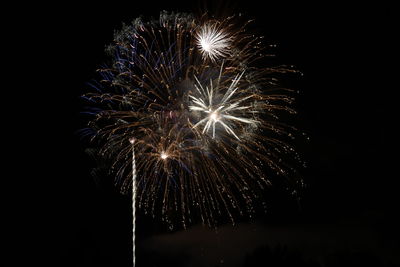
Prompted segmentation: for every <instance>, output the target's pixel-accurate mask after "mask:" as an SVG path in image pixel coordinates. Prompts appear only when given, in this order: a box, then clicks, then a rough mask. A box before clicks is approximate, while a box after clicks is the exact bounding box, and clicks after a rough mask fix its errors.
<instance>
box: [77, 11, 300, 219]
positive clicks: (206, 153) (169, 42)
mask: <svg viewBox="0 0 400 267" xmlns="http://www.w3.org/2000/svg"><path fill="white" fill-rule="evenodd" d="M221 21H222V22H218V21H216V20H215V19H213V20H209V19H207V18H206V17H205V16H203V17H201V18H196V17H194V16H192V15H186V14H170V13H166V12H163V13H161V15H160V19H159V20H157V21H150V22H145V21H143V20H141V19H137V20H135V21H134V22H133V23H132V24H130V25H125V26H124V27H123V29H122V30H121V31H120V32H118V33H117V34H116V35H115V38H114V43H113V44H112V45H111V46H110V47H109V48H108V52H109V53H110V55H111V58H112V62H111V64H110V65H109V66H108V67H104V68H102V69H100V70H99V73H100V75H101V77H102V78H101V79H100V81H99V82H95V83H94V84H93V87H94V88H96V92H94V93H88V94H86V95H85V96H84V97H85V98H86V99H87V100H89V101H90V102H92V103H94V108H93V109H91V111H92V113H93V114H94V118H93V119H92V120H91V122H90V123H89V126H90V127H89V128H90V129H91V131H92V133H93V140H97V142H98V144H99V145H101V149H100V154H101V155H103V156H104V157H106V158H108V159H110V160H111V161H112V162H113V163H112V168H111V169H112V171H113V173H114V174H115V176H116V184H117V186H119V187H120V188H121V191H122V192H128V191H129V188H130V187H131V186H132V176H135V177H136V179H135V185H136V186H137V191H135V198H136V196H137V199H138V204H139V207H140V208H143V209H144V211H145V212H148V213H150V214H152V215H153V216H156V215H161V217H162V219H163V220H165V221H167V222H168V223H169V224H170V225H174V223H175V221H176V220H180V221H181V222H182V224H183V226H186V224H187V223H188V222H191V221H192V219H195V218H197V217H200V218H201V220H202V221H203V222H204V223H207V224H209V225H215V224H216V223H217V222H218V221H219V220H220V219H221V218H224V217H226V216H228V217H229V218H230V219H231V221H232V222H234V218H235V216H236V215H239V216H240V215H250V216H251V214H253V213H254V210H255V207H256V206H258V204H257V203H256V202H257V201H256V200H259V199H261V196H262V190H263V189H264V188H265V187H266V186H269V185H270V184H271V180H272V179H271V177H272V176H271V174H270V173H271V172H268V171H267V172H266V169H269V170H273V171H274V173H277V174H278V175H280V176H282V177H286V178H290V179H291V177H294V176H293V175H292V174H293V172H294V170H293V169H292V168H291V167H288V165H287V164H286V163H285V162H284V161H282V157H287V156H286V155H292V154H293V153H294V152H293V151H294V150H293V148H292V147H291V146H290V145H289V144H287V143H286V142H285V140H286V138H287V136H290V135H292V132H293V131H295V129H294V128H293V127H290V126H287V125H285V124H284V123H282V122H281V121H280V116H281V114H282V113H285V112H288V113H295V111H294V110H293V109H292V108H291V107H290V103H291V102H292V101H293V99H292V97H290V96H289V94H287V93H286V92H289V90H286V89H282V88H280V87H279V86H278V85H277V83H276V77H275V74H277V73H284V72H294V70H292V69H291V68H287V67H285V66H276V67H269V68H257V67H255V66H254V64H253V63H254V62H255V61H256V60H258V59H260V58H262V56H260V54H261V53H262V48H261V40H260V39H261V38H259V37H254V36H253V35H252V34H248V33H247V32H246V30H245V29H246V25H247V23H241V22H240V21H239V20H237V18H235V17H230V18H225V19H224V20H221ZM198 25H201V26H198ZM237 25H238V26H237ZM132 138H134V139H132ZM132 140H134V141H132ZM132 152H134V155H135V161H134V163H132V161H131V155H132ZM133 164H134V166H135V172H134V174H133V173H132V171H131V169H132V165H133ZM135 190H136V189H135ZM260 201H261V200H260ZM222 220H223V219H222Z"/></svg>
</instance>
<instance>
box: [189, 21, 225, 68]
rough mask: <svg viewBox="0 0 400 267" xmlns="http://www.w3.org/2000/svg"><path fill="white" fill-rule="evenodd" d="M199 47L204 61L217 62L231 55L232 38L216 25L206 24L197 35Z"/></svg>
mask: <svg viewBox="0 0 400 267" xmlns="http://www.w3.org/2000/svg"><path fill="white" fill-rule="evenodd" d="M196 41H197V46H198V48H199V49H200V51H201V54H202V56H203V58H204V59H206V58H209V59H211V61H213V62H215V61H216V60H217V59H218V58H221V57H225V56H227V55H228V54H229V48H230V43H231V38H229V36H228V34H227V33H226V32H224V31H223V30H222V29H218V27H217V26H216V25H210V24H205V25H203V26H202V27H201V29H200V30H199V31H198V33H197V34H196Z"/></svg>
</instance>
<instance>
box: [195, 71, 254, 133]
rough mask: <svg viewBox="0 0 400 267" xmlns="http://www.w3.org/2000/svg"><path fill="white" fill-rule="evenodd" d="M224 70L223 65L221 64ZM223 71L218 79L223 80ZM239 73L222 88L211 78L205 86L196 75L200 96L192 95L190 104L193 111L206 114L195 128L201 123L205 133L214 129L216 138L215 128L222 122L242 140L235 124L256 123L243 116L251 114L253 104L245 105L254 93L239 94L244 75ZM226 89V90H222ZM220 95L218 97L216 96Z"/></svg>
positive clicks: (229, 131) (225, 127) (226, 128)
mask: <svg viewBox="0 0 400 267" xmlns="http://www.w3.org/2000/svg"><path fill="white" fill-rule="evenodd" d="M221 70H222V66H221ZM221 73H222V71H221V72H220V76H219V77H218V81H220V80H221ZM243 73H244V72H242V73H241V74H237V75H236V77H235V78H234V79H233V80H232V83H231V84H230V86H229V87H228V88H225V89H224V88H220V87H219V84H218V85H217V87H216V88H214V87H213V83H212V81H211V80H210V86H206V87H205V88H204V87H203V86H202V85H201V83H200V82H199V80H198V79H197V77H196V76H195V79H196V82H197V84H195V88H196V90H197V92H198V93H199V97H195V96H192V95H190V96H189V97H190V98H191V100H192V105H191V106H189V109H190V110H191V111H199V112H201V113H202V114H204V115H205V116H204V117H203V118H202V119H201V120H200V121H199V122H197V123H196V124H195V125H194V126H193V128H196V127H198V126H200V125H204V126H203V133H207V132H208V131H210V130H212V137H213V138H215V128H216V125H217V124H220V125H221V126H222V127H223V129H224V130H225V131H226V132H227V133H228V134H231V135H233V136H234V137H235V138H236V139H238V140H240V139H239V137H238V136H237V134H236V133H235V131H234V128H233V127H232V126H233V125H235V124H236V125H237V124H238V123H246V124H255V123H257V121H256V120H253V119H249V118H246V117H243V116H246V115H249V116H251V113H252V112H251V110H250V109H251V107H252V106H251V105H245V102H246V101H245V100H247V99H249V98H251V97H252V95H247V96H237V95H236V93H237V90H238V83H239V81H240V79H241V78H242V76H243ZM222 90H224V91H225V92H221V91H222ZM217 95H218V97H217V98H216V96H217Z"/></svg>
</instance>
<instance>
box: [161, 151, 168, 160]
mask: <svg viewBox="0 0 400 267" xmlns="http://www.w3.org/2000/svg"><path fill="white" fill-rule="evenodd" d="M160 157H161V158H162V159H166V158H168V154H167V153H165V152H161V155H160Z"/></svg>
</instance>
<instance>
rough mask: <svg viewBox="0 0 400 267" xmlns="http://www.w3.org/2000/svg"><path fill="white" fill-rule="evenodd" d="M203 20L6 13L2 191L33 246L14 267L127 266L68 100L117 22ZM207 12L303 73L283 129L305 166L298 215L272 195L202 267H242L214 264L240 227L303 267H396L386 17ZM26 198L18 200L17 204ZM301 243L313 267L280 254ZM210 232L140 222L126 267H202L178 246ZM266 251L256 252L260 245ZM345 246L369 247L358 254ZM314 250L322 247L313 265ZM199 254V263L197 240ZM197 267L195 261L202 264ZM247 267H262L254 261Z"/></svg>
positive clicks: (286, 10) (109, 199)
mask: <svg viewBox="0 0 400 267" xmlns="http://www.w3.org/2000/svg"><path fill="white" fill-rule="evenodd" d="M203 6H204V5H203V4H199V3H198V2H194V3H192V2H190V1H186V2H184V1H162V2H155V1H129V2H125V3H124V2H119V1H114V2H108V3H104V4H101V3H93V4H86V5H83V4H72V3H69V2H65V3H57V4H42V5H40V4H35V5H32V6H23V7H17V9H16V10H17V12H16V13H15V14H16V15H15V16H14V17H13V18H12V19H10V22H11V24H13V26H15V27H13V29H14V30H13V31H12V34H11V35H9V37H8V38H5V40H6V42H8V43H10V44H11V45H15V47H16V48H15V49H16V50H17V51H16V54H18V55H19V56H20V57H21V59H18V61H17V64H16V67H14V66H13V67H10V68H11V71H12V73H13V74H14V75H15V77H13V78H12V79H13V86H12V89H13V90H15V94H16V98H14V99H17V100H18V101H13V102H12V105H11V106H12V108H9V109H8V111H7V112H9V113H10V115H11V116H10V117H11V118H12V119H11V120H12V123H13V125H14V124H15V125H17V126H19V127H21V129H20V130H18V131H17V132H18V133H19V134H20V135H18V139H19V140H21V139H22V140H24V141H23V142H18V143H19V145H18V146H17V147H15V148H13V149H12V150H13V154H12V155H13V156H11V158H12V159H16V166H13V169H14V171H13V172H12V173H13V174H12V177H14V178H13V179H14V180H18V181H24V183H23V184H24V186H21V185H18V186H17V187H14V188H17V190H16V194H14V199H20V197H19V196H21V195H26V196H29V198H28V200H26V201H23V203H21V205H20V204H19V203H18V205H15V208H13V207H14V206H12V208H11V209H12V210H13V213H15V214H18V215H22V216H21V217H23V218H24V219H21V220H19V222H21V226H19V229H21V228H25V229H26V228H27V229H28V232H30V233H31V234H32V233H33V235H25V234H23V235H22V237H21V241H20V242H17V249H18V251H19V256H18V257H17V258H16V259H14V261H15V260H17V261H19V260H26V258H25V259H24V256H23V255H26V254H25V253H24V252H25V251H34V253H33V255H32V258H31V259H30V260H29V261H33V260H38V261H39V262H40V263H41V264H42V265H46V264H49V265H50V266H130V265H129V264H130V262H131V258H130V257H131V254H130V253H131V252H130V249H131V244H130V242H131V241H130V240H131V236H130V231H131V230H130V227H131V226H130V220H131V219H130V218H131V217H130V216H131V215H130V201H129V197H126V196H121V195H119V194H118V193H117V192H116V189H114V188H112V186H111V182H110V184H109V185H104V184H103V185H101V186H98V185H96V183H95V181H94V180H93V178H92V177H91V176H90V174H89V172H90V168H91V167H93V163H92V162H91V161H90V160H89V159H88V157H87V155H86V154H85V153H84V149H85V146H86V145H87V144H86V143H85V142H82V141H81V140H80V139H79V135H78V134H77V133H76V131H77V130H78V129H79V128H81V127H83V126H84V122H83V118H82V116H81V115H80V112H81V111H82V109H83V106H82V104H81V101H80V99H79V97H80V95H82V94H83V93H84V92H85V91H86V90H88V87H87V85H86V83H87V82H88V81H90V80H91V79H92V78H93V77H94V75H95V70H96V69H97V68H98V67H99V66H100V65H101V64H102V63H103V62H104V61H105V60H106V57H105V54H104V48H105V46H106V45H107V44H109V43H110V42H111V41H112V37H113V31H114V30H115V29H119V28H120V27H121V23H122V22H129V21H130V20H132V19H134V18H136V17H138V16H139V15H145V16H147V17H148V16H153V17H157V16H158V14H159V12H160V11H161V10H164V9H165V10H170V11H183V12H185V11H186V12H191V11H194V12H196V11H198V10H199V8H200V10H201V8H203ZM206 6H207V7H208V9H209V10H210V12H213V10H218V11H219V12H221V10H223V12H222V13H230V12H233V13H238V12H241V13H243V14H244V15H245V16H248V17H249V18H255V20H256V21H255V24H254V25H256V26H257V28H258V30H259V31H260V33H261V34H262V35H264V36H265V37H266V39H267V40H268V41H272V42H275V43H277V44H278V48H277V49H276V54H277V58H278V60H279V62H283V63H287V64H293V65H295V66H296V67H297V68H298V69H299V70H301V71H302V73H303V74H304V76H302V77H298V78H295V79H293V80H290V81H289V82H288V83H289V85H290V86H291V87H294V88H295V89H298V90H299V91H300V95H299V96H298V100H297V104H296V105H297V108H298V110H299V112H300V113H299V115H298V117H297V118H296V120H297V122H298V125H299V126H300V128H302V129H304V131H305V132H307V133H308V135H309V136H310V141H309V142H301V141H299V150H300V153H301V154H302V155H303V157H304V158H305V159H306V161H307V162H308V167H307V168H306V169H305V170H302V172H303V174H304V179H305V182H306V184H307V188H306V190H305V192H304V194H303V198H302V201H301V202H300V205H298V204H297V203H295V201H292V200H290V199H289V200H285V198H284V197H283V196H279V194H277V196H276V197H275V201H273V202H272V203H270V206H271V207H270V212H269V213H268V214H266V215H260V216H259V217H258V218H256V219H255V220H254V221H252V222H249V221H239V224H238V225H237V226H235V227H236V228H235V227H233V228H232V227H231V226H221V229H222V230H223V229H231V230H232V229H233V230H232V232H231V234H229V235H228V236H227V235H225V236H224V235H221V238H220V242H221V244H220V245H219V247H223V252H222V249H221V255H222V254H223V256H221V257H218V261H216V262H213V259H211V256H210V261H208V262H209V263H210V264H212V265H211V266H242V262H236V264H237V265H232V264H233V263H232V262H230V261H229V260H227V259H224V257H225V258H226V257H228V258H229V256H230V253H231V254H232V255H233V254H234V253H236V252H234V251H236V250H235V249H236V248H237V247H236V248H235V249H233V246H234V245H233V244H234V242H232V240H236V239H235V238H236V237H238V238H240V237H244V236H247V232H246V231H245V230H243V229H244V228H243V227H242V226H241V223H242V224H243V225H248V223H252V225H254V229H256V230H255V231H259V234H258V238H259V237H260V236H262V235H263V234H265V231H271V230H265V229H277V228H279V229H280V230H279V231H281V232H283V233H285V232H286V233H287V235H286V238H285V239H284V240H278V243H279V244H281V245H283V246H285V245H286V246H287V247H288V249H289V250H290V249H292V248H293V249H294V250H298V251H299V253H300V254H302V256H303V257H304V258H308V259H309V260H310V261H314V262H320V263H321V262H325V263H326V262H328V260H327V258H329V257H331V258H332V257H338V258H339V260H337V262H339V263H337V265H334V263H332V262H335V260H333V261H332V260H331V263H330V264H331V265H329V264H328V263H326V264H327V265H326V266H347V265H345V264H350V265H348V266H358V265H359V266H366V265H365V263H361V262H362V260H363V258H366V259H367V260H366V261H367V263H368V261H369V259H371V257H372V258H373V260H374V261H378V262H381V264H382V266H386V265H385V264H387V266H395V264H396V263H397V264H399V262H400V261H399V259H398V256H395V252H396V251H398V248H399V243H398V241H399V231H398V229H397V225H398V223H399V221H398V219H396V217H397V216H396V215H397V214H396V213H397V211H398V208H397V205H396V204H397V203H396V200H397V199H396V198H397V197H396V195H397V187H396V186H395V185H396V181H395V180H396V179H397V177H396V175H394V174H393V172H392V171H391V170H392V169H393V167H394V166H395V165H394V164H395V160H394V157H393V156H391V153H390V152H391V151H392V150H394V148H393V147H392V146H393V145H392V141H389V139H390V138H389V134H390V133H391V131H390V130H389V128H391V125H393V124H394V123H396V122H395V121H393V120H391V119H389V117H390V115H389V114H391V113H390V112H391V110H390V107H391V104H390V103H391V100H393V94H394V90H395V88H394V87H393V86H391V85H390V84H389V77H390V76H391V75H392V74H393V73H394V71H393V67H392V64H391V61H393V59H392V57H393V55H392V54H391V52H390V47H391V46H393V44H392V42H391V40H393V37H392V36H393V35H394V34H395V32H394V31H393V29H394V25H393V21H392V19H393V8H391V7H388V6H384V5H380V6H375V5H374V4H368V5H365V4H363V5H353V6H350V5H348V4H344V3H331V4H319V5H318V4H316V5H311V4H308V5H304V4H297V5H292V4H290V3H289V2H282V3H281V2H280V3H279V4H278V3H275V2H266V3H263V4H261V2H260V1H254V0H249V1H238V2H235V3H232V2H229V3H226V4H223V5H216V4H208V5H206ZM21 9H23V11H24V12H20V11H21ZM203 9H204V8H203ZM17 40H18V41H17ZM5 53H7V51H5ZM14 63H15V62H14ZM22 84H23V85H22ZM17 88H18V90H17ZM19 88H21V90H20V89H19ZM12 128H13V127H12ZM22 188H23V190H22ZM25 190H26V191H27V192H28V193H29V194H25V193H22V192H25ZM15 195H17V196H15ZM10 202H13V201H10ZM15 202H16V201H15ZM19 202H20V201H19ZM246 227H247V226H246ZM263 229H264V230H265V231H264V230H263ZM293 229H297V230H296V231H294V230H293ZM354 229H366V230H365V232H363V233H365V234H361V235H354V231H353V230H354ZM222 230H221V231H222ZM272 231H273V230H272ZM302 231H310V232H312V233H313V234H311V233H310V239H313V240H314V241H309V240H307V239H305V240H304V242H305V243H307V244H308V245H309V246H311V248H310V251H313V250H314V251H315V253H311V254H310V253H309V254H307V253H303V251H302V250H301V246H300V248H299V247H296V246H295V245H293V244H294V243H295V242H296V240H299V238H300V237H298V236H297V235H300V234H299V233H301V232H302ZM329 231H330V233H331V234H332V235H330V238H329V242H327V240H324V236H325V235H324V234H326V233H327V232H329ZM17 232H21V231H20V230H17ZM209 232H211V233H214V232H213V230H208V229H207V228H202V227H201V226H198V225H195V226H194V228H189V229H188V230H186V231H184V232H183V233H180V231H178V232H173V233H169V232H168V231H166V230H165V229H164V227H162V225H160V224H159V222H157V219H154V220H153V219H152V218H148V217H146V216H144V215H143V214H141V213H139V219H138V262H139V263H141V264H142V265H139V266H165V265H167V266H168V264H172V263H173V264H174V265H175V266H202V265H201V264H200V263H199V265H194V264H193V262H192V263H190V262H191V259H192V260H193V259H196V257H198V256H199V255H197V256H196V252H193V251H192V252H185V253H184V255H183V254H180V252H181V251H180V245H179V244H180V243H179V242H181V243H182V241H180V240H181V239H179V238H177V236H181V237H182V238H183V239H187V240H197V239H198V238H199V237H200V236H202V235H205V233H209ZM336 233H338V234H337V238H338V240H336V239H335V236H336ZM160 235H161V236H166V240H169V239H170V240H171V243H168V244H169V249H172V250H174V246H175V247H176V251H175V252H174V253H172V254H170V255H166V254H167V253H163V251H162V245H160V244H161V243H160V244H159V243H157V242H159V241H157V236H160ZM235 236H236V237H235ZM340 236H347V239H346V240H347V241H346V242H348V246H346V247H343V246H342V245H341V244H342V243H341V241H340V240H339V239H340ZM265 239H266V242H265V243H266V244H267V243H268V242H267V240H268V236H267V234H265ZM278 239H279V238H278ZM355 239H357V240H355ZM146 240H150V241H146ZM245 240H246V241H245V242H242V243H241V244H240V245H239V246H242V248H243V251H245V252H243V255H248V257H250V256H249V255H251V252H252V251H253V250H254V249H255V246H256V245H255V244H256V243H257V242H258V241H257V242H255V241H254V240H252V237H248V239H245ZM315 240H317V241H315ZM371 240H372V241H371ZM253 241H254V242H253ZM353 241H354V242H355V243H357V242H358V243H366V244H370V245H369V246H367V248H365V247H357V246H356V245H352V244H354V242H353ZM356 241H357V242H356ZM364 241H365V242H364ZM146 242H147V243H146ZM210 242H213V241H210ZM326 243H328V244H330V245H326V248H324V249H323V251H324V252H321V253H320V252H319V251H320V249H321V246H325V244H326ZM144 244H148V245H144ZM257 244H258V243H257ZM307 244H304V246H308V245H307ZM310 244H311V245H310ZM323 244H324V245H323ZM237 245H238V244H236V243H235V246H237ZM194 246H195V247H196V245H194ZM199 246H204V249H205V250H206V251H207V240H205V241H202V243H201V245H200V244H199ZM231 246H232V249H231ZM257 246H258V245H257ZM32 248H33V250H32ZM157 249H158V250H157ZM339 250H340V252H338V251H339ZM155 251H157V252H155ZM230 251H232V252H230ZM382 251H384V253H383V252H382ZM182 253H183V252H182ZM210 253H211V252H210ZM213 253H216V254H218V253H219V252H218V250H217V251H213ZM360 253H361V254H360ZM363 253H364V254H363ZM344 254H345V255H348V256H347V257H348V258H346V257H345V256H343V255H344ZM355 254H357V255H358V256H354V255H355ZM310 255H311V256H310ZM326 255H328V256H326ZM332 255H336V256H332ZM337 255H339V256H337ZM360 255H362V256H360ZM365 255H368V257H367V256H365ZM371 255H372V256H371ZM201 257H202V258H204V259H205V261H207V257H208V256H207V253H206V254H205V255H204V256H201ZM243 259H244V256H243ZM243 259H242V260H243ZM258 260H259V261H265V262H267V260H266V259H263V258H262V257H261V258H260V259H258ZM155 262H160V264H158V265H157V263H155ZM390 263H392V264H393V265H390ZM151 264H153V265H151ZM229 264H230V265H229ZM296 264H297V263H296ZM332 264H333V265H332ZM371 264H372V263H371ZM374 264H375V265H371V266H380V265H379V264H378V263H374ZM297 265H300V264H297ZM16 266H18V265H16ZM204 266H205V265H204ZM207 266H208V265H207ZM259 266H267V265H266V264H262V263H260V265H259ZM269 266H271V265H269ZM272 266H273V265H272ZM276 266H278V265H276ZM282 266H286V265H282ZM300 266H303V265H300ZM304 266H306V265H304ZM307 266H308V265H307ZM310 266H311V265H310Z"/></svg>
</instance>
